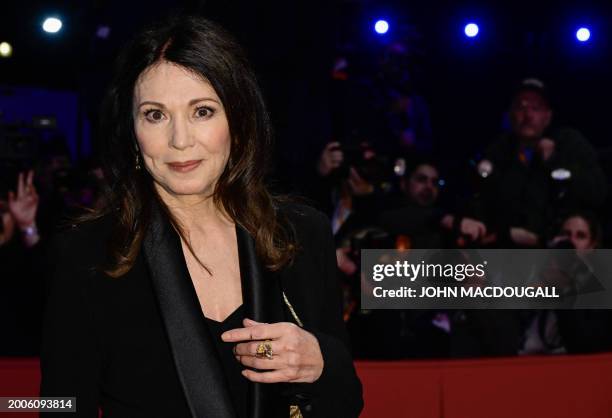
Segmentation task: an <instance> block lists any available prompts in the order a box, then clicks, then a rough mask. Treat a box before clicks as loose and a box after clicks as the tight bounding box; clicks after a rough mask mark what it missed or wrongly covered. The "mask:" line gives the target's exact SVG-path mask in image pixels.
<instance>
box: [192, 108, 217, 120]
mask: <svg viewBox="0 0 612 418" xmlns="http://www.w3.org/2000/svg"><path fill="white" fill-rule="evenodd" d="M212 113H213V110H212V109H211V108H208V107H198V108H197V109H196V117H198V118H207V117H210V116H211V115H212Z"/></svg>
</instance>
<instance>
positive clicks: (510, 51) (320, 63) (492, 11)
mask: <svg viewBox="0 0 612 418" xmlns="http://www.w3.org/2000/svg"><path fill="white" fill-rule="evenodd" d="M179 9H185V10H188V11H193V12H198V13H201V14H203V15H205V16H207V17H209V18H212V19H214V20H216V21H218V22H220V23H222V24H223V25H224V26H225V27H226V28H227V29H229V30H230V31H231V32H232V33H234V34H235V36H236V37H237V38H238V39H239V40H240V41H241V43H242V44H243V45H244V46H245V47H246V49H247V50H248V52H249V55H250V57H251V59H252V62H253V64H254V66H255V67H256V70H257V72H258V75H259V77H260V80H261V83H262V85H263V86H264V90H265V93H266V96H267V98H268V102H269V105H270V110H271V113H272V117H273V120H274V122H275V127H276V129H277V143H278V152H277V160H279V161H280V164H279V167H281V168H280V170H281V171H284V170H287V169H289V167H297V166H296V165H295V163H299V162H301V161H300V160H301V157H303V155H304V154H303V151H304V150H311V151H310V152H311V153H312V152H314V151H312V150H313V149H315V150H318V149H319V146H320V145H321V144H323V143H324V142H327V141H328V140H329V139H330V137H331V136H332V134H333V133H334V126H333V121H332V119H331V117H330V110H331V109H333V108H334V106H336V104H337V97H334V96H333V94H331V93H330V89H329V83H330V74H331V68H332V65H333V62H334V57H336V56H338V55H339V54H343V55H345V56H348V57H350V60H349V61H350V64H351V67H350V70H349V74H350V75H351V76H355V75H356V74H357V73H360V75H364V74H367V73H368V72H369V71H374V70H373V66H374V65H375V63H376V62H377V60H378V59H379V58H380V55H381V53H382V51H383V50H384V47H385V44H386V43H389V42H393V41H394V40H402V41H403V42H404V44H405V45H407V47H408V49H409V55H410V60H411V73H412V74H411V79H412V80H413V85H414V88H415V90H416V91H418V92H419V93H420V94H421V95H423V96H424V97H425V99H426V100H427V102H428V104H429V107H430V111H431V119H432V126H433V135H434V143H435V146H436V148H437V149H438V150H441V151H442V153H443V154H445V155H447V156H452V159H455V160H461V161H463V160H465V159H467V158H469V157H470V156H471V155H473V154H474V153H475V152H477V151H478V150H479V149H481V148H482V147H483V146H484V145H485V144H486V143H488V142H490V141H491V140H492V138H493V137H494V136H495V135H496V134H497V133H498V132H499V131H500V129H501V124H502V120H503V112H504V110H505V108H506V106H507V104H508V97H509V94H510V91H511V89H512V87H513V86H514V85H515V83H516V82H517V81H518V80H520V79H521V78H523V77H527V76H529V77H531V76H535V77H539V78H542V79H543V80H545V81H546V82H547V84H548V86H549V87H550V89H551V90H552V91H553V93H554V94H553V98H554V103H555V107H556V115H557V120H558V121H562V122H564V124H568V125H571V126H573V127H576V128H578V129H579V130H581V131H582V132H583V133H584V134H585V135H586V137H587V138H588V139H589V140H590V141H591V142H592V143H593V144H594V145H595V146H596V147H597V148H598V149H599V150H600V151H601V152H602V158H603V159H604V161H606V159H607V158H608V156H607V152H606V150H607V148H608V147H609V145H608V142H609V138H610V137H611V135H612V127H611V125H610V123H609V115H610V111H611V110H612V109H611V105H610V93H611V92H612V88H611V87H612V81H611V78H610V71H609V70H610V68H611V66H610V61H611V58H612V57H611V54H610V45H611V42H612V31H611V30H610V28H609V25H608V23H609V22H612V6H611V5H609V4H608V5H606V3H605V2H593V1H572V2H558V1H524V0H520V1H496V2H484V1H455V2H453V1H433V2H431V1H430V2H417V1H411V2H406V1H368V0H361V1H356V0H355V1H348V0H334V1H308V2H306V1H296V2H293V1H289V2H288V1H276V0H275V1H257V2H246V1H236V0H230V1H193V0H192V1H174V2H171V1H161V0H151V1H146V2H144V1H118V0H97V1H57V0H55V1H53V0H44V1H43V0H41V1H14V0H10V1H4V2H3V4H2V12H1V13H0V41H1V40H6V41H9V42H11V44H12V45H13V48H14V52H13V57H12V58H11V59H2V60H0V85H17V86H35V87H43V88H53V89H70V90H75V91H77V92H79V97H80V101H79V104H80V109H81V112H82V113H81V114H82V115H83V116H84V117H87V118H88V119H89V120H91V121H92V124H93V126H94V128H95V120H96V118H97V116H96V115H97V110H98V105H99V103H100V99H101V96H102V94H103V91H104V88H105V86H106V83H107V82H108V78H109V75H110V72H111V69H112V62H113V58H114V56H115V55H116V53H117V50H118V48H119V47H120V45H122V44H123V43H124V42H125V41H126V40H127V39H128V38H129V37H130V36H131V35H132V34H133V33H134V32H135V31H136V30H138V29H139V28H140V27H141V26H142V25H143V24H145V23H147V22H149V21H151V20H152V19H154V18H155V17H159V16H163V15H166V14H168V13H170V12H171V11H173V10H179ZM50 14H57V15H58V16H60V17H61V18H62V19H63V22H64V28H63V29H62V31H61V32H60V33H59V34H56V35H52V36H51V35H48V34H45V33H44V32H43V31H42V30H41V29H40V24H41V22H42V20H43V19H44V17H45V16H47V15H50ZM378 17H384V18H386V19H387V20H389V22H390V24H391V30H390V32H389V33H388V34H387V35H386V36H385V37H380V36H377V35H376V34H374V33H373V31H372V25H373V22H374V21H375V20H376V18H378ZM470 20H473V21H476V22H478V24H479V26H480V36H479V37H478V38H477V39H475V40H468V39H467V38H466V37H465V36H464V35H463V26H464V25H465V23H466V22H467V21H470ZM581 24H585V25H588V26H589V27H590V29H591V33H592V39H591V42H589V43H588V44H586V45H579V44H578V43H577V42H576V40H575V30H576V28H577V27H578V26H579V25H581ZM100 25H106V26H108V27H109V28H110V36H109V37H108V38H107V39H100V38H98V37H96V30H97V28H98V27H99V26H100ZM371 106H372V104H371V103H368V102H367V100H364V103H362V104H361V106H359V107H358V109H359V110H356V111H355V110H352V111H353V112H356V113H357V114H355V115H354V116H355V118H356V119H361V118H368V117H369V116H370V114H371V113H370V110H371ZM94 145H95V137H94ZM448 158H449V159H450V158H451V157H448ZM604 165H605V164H604Z"/></svg>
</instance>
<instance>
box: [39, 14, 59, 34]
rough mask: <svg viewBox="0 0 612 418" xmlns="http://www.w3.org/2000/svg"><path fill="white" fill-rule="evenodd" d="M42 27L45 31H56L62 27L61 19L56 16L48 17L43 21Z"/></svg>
mask: <svg viewBox="0 0 612 418" xmlns="http://www.w3.org/2000/svg"><path fill="white" fill-rule="evenodd" d="M42 28H43V30H44V31H45V32H47V33H57V32H59V31H60V29H62V21H61V20H59V19H58V18H57V17H48V18H46V19H45V21H44V22H43V24H42Z"/></svg>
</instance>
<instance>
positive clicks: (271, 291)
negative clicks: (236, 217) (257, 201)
mask: <svg viewBox="0 0 612 418" xmlns="http://www.w3.org/2000/svg"><path fill="white" fill-rule="evenodd" d="M236 237H237V239H238V258H239V260H240V277H241V283H242V303H243V305H244V308H245V314H246V316H247V318H251V319H253V320H255V321H257V322H269V323H273V322H279V321H283V320H284V316H283V315H284V311H283V304H282V303H283V302H282V290H281V288H280V280H279V279H278V277H277V275H276V274H274V273H271V272H269V271H267V270H265V269H263V268H262V266H261V263H260V262H259V259H258V257H257V253H256V251H255V242H254V240H253V238H252V237H251V235H250V234H249V233H248V232H247V231H246V230H245V229H244V228H242V227H241V226H239V225H238V224H236ZM277 390H278V388H277V387H276V386H271V385H269V384H264V383H253V382H249V398H248V400H247V402H248V411H249V414H250V416H249V417H250V418H268V417H274V416H276V410H277V409H278V406H279V405H278V404H277V402H276V398H277V396H276V395H275V393H276V391H277ZM288 415H289V410H288V409H287V416H288Z"/></svg>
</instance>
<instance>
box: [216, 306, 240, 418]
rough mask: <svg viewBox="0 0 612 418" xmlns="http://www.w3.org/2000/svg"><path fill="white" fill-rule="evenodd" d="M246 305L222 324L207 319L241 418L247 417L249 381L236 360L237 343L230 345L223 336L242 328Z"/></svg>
mask: <svg viewBox="0 0 612 418" xmlns="http://www.w3.org/2000/svg"><path fill="white" fill-rule="evenodd" d="M244 317H245V315H244V305H240V306H239V307H238V308H237V309H236V310H235V311H234V312H232V313H231V314H230V315H229V316H228V317H227V318H225V319H224V320H223V321H222V322H219V321H215V320H214V319H210V318H208V317H205V318H206V324H207V325H208V329H209V330H210V333H211V335H212V339H213V341H214V342H215V347H216V348H217V352H218V353H219V356H220V358H221V366H222V367H223V372H224V374H225V377H226V378H227V382H228V384H229V388H230V391H231V393H230V395H231V397H232V401H233V402H232V403H233V404H234V407H235V408H236V413H237V414H238V416H239V417H240V418H246V417H247V402H246V399H247V391H248V385H247V383H248V380H247V378H246V377H244V376H243V375H242V370H243V369H244V366H243V365H242V364H241V363H240V362H238V360H236V358H235V357H234V353H233V348H234V345H235V344H236V343H228V342H225V341H223V340H222V339H221V334H223V333H224V332H225V331H229V330H230V329H234V328H242V320H243V319H244Z"/></svg>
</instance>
